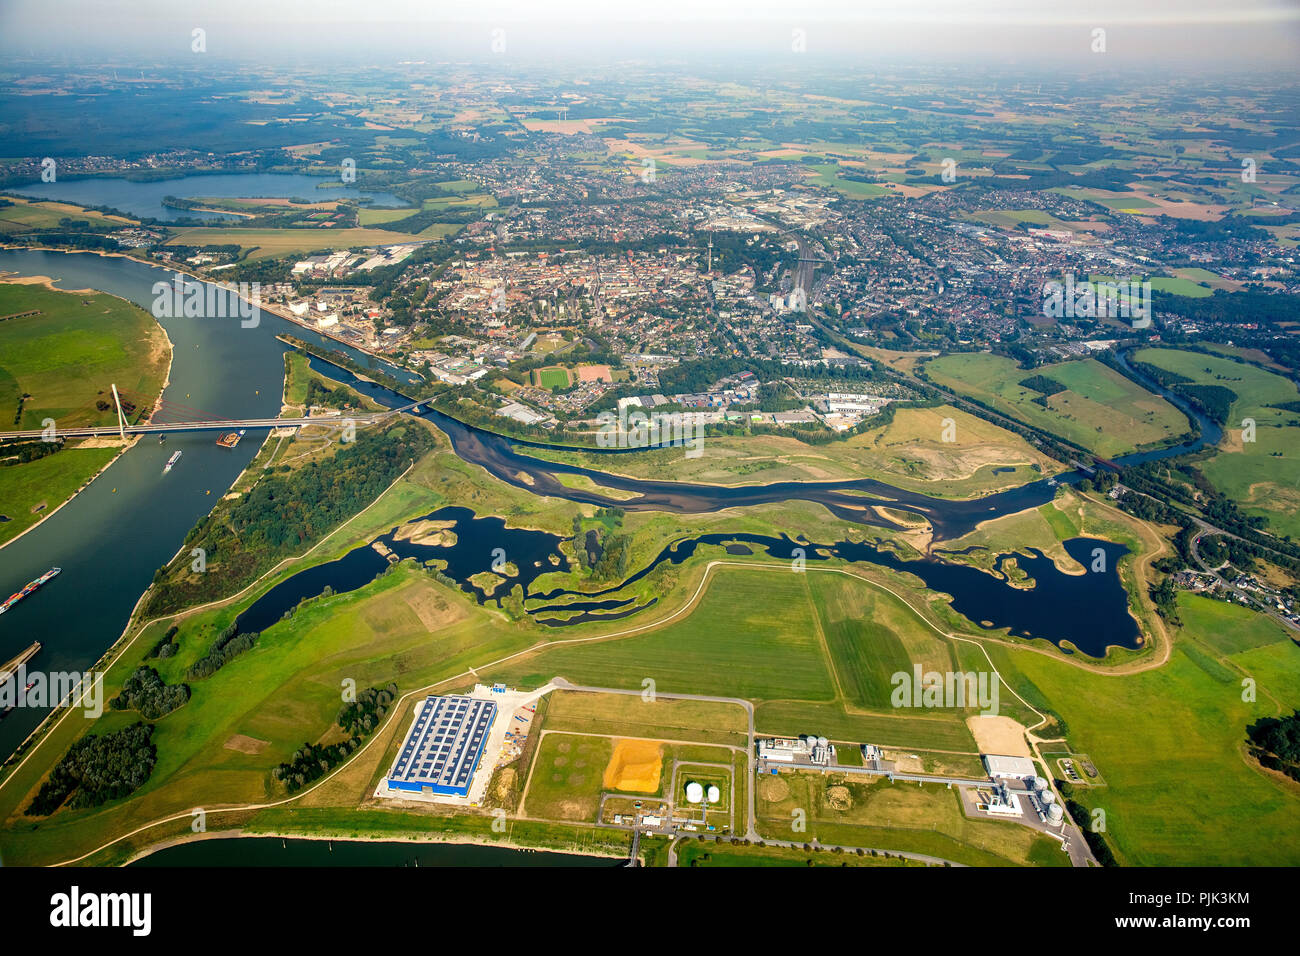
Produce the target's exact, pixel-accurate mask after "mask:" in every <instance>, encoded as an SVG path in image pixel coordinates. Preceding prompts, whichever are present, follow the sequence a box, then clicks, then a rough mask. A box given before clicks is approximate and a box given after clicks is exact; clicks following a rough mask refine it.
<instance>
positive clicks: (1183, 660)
mask: <svg viewBox="0 0 1300 956" xmlns="http://www.w3.org/2000/svg"><path fill="white" fill-rule="evenodd" d="M1178 604H1179V613H1180V615H1181V616H1182V618H1183V620H1184V622H1185V626H1184V627H1183V628H1182V629H1181V631H1180V632H1179V635H1178V637H1177V640H1176V643H1175V646H1174V650H1173V655H1172V658H1171V659H1170V661H1169V662H1168V663H1166V664H1164V665H1162V666H1161V667H1158V668H1156V669H1153V670H1147V671H1143V672H1141V673H1135V674H1125V675H1122V676H1104V675H1098V674H1093V673H1090V672H1088V671H1084V670H1081V669H1079V668H1078V667H1074V666H1072V665H1070V664H1069V663H1067V662H1065V661H1062V660H1059V659H1055V660H1054V659H1052V658H1050V657H1048V656H1046V655H1043V654H1035V653H1032V652H1029V651H1024V650H1015V649H1010V648H1007V647H1003V646H992V645H990V648H989V652H990V654H991V655H992V657H993V662H994V664H995V665H996V666H997V667H998V670H999V671H1000V672H1001V673H1002V674H1003V676H1004V677H1005V678H1006V679H1007V680H1008V681H1009V682H1010V684H1011V685H1012V686H1013V687H1015V688H1016V689H1017V690H1018V691H1019V692H1020V693H1022V694H1026V695H1028V696H1031V699H1032V697H1035V696H1037V697H1045V698H1046V699H1047V700H1050V701H1051V705H1052V707H1053V709H1055V710H1057V711H1058V712H1059V713H1060V714H1061V716H1062V717H1064V719H1065V720H1066V722H1067V724H1068V726H1069V738H1068V739H1069V744H1070V749H1071V750H1073V751H1075V752H1080V753H1088V754H1089V755H1091V757H1092V759H1093V761H1094V762H1095V763H1096V765H1097V768H1098V770H1099V771H1100V772H1101V775H1102V776H1103V777H1104V778H1105V780H1106V782H1107V786H1106V787H1102V788H1098V789H1096V790H1089V791H1087V792H1086V793H1084V794H1081V795H1080V796H1079V797H1078V799H1079V800H1080V802H1082V803H1085V804H1086V805H1087V806H1088V807H1089V808H1100V809H1102V810H1104V811H1105V812H1106V825H1107V831H1106V836H1107V839H1108V841H1109V842H1110V843H1111V846H1112V848H1114V849H1115V851H1116V854H1117V855H1118V856H1119V857H1120V861H1121V862H1122V863H1124V864H1127V865H1132V866H1188V865H1205V866H1295V865H1297V864H1298V863H1300V796H1298V795H1297V793H1296V791H1295V788H1294V786H1288V785H1286V784H1284V783H1281V782H1279V781H1278V780H1276V779H1273V778H1272V777H1269V776H1267V775H1265V774H1264V773H1263V772H1262V771H1260V770H1259V769H1258V768H1256V767H1254V766H1251V765H1250V764H1248V763H1247V759H1246V757H1245V748H1244V739H1245V729H1246V726H1247V725H1248V724H1249V723H1251V722H1253V721H1254V720H1255V719H1257V718H1259V717H1263V716H1276V715H1277V714H1278V713H1279V711H1285V712H1287V713H1290V711H1291V710H1292V708H1294V706H1295V704H1296V701H1297V700H1300V647H1297V646H1296V645H1295V643H1294V642H1292V641H1291V640H1290V639H1289V638H1288V636H1287V634H1286V632H1284V631H1283V630H1282V629H1281V627H1279V626H1277V625H1275V624H1272V623H1270V622H1268V621H1267V620H1265V619H1263V618H1261V617H1259V616H1258V615H1256V614H1253V613H1252V612H1250V611H1247V610H1244V609H1242V608H1240V607H1235V606H1232V605H1228V604H1224V603H1221V602H1214V601H1211V600H1210V599H1209V598H1204V597H1198V596H1194V595H1190V594H1186V593H1184V594H1181V595H1180V596H1179V601H1178ZM1247 676H1249V677H1252V678H1254V679H1255V680H1256V681H1257V683H1258V689H1257V695H1258V700H1257V702H1255V703H1249V702H1246V701H1243V700H1242V696H1243V688H1242V685H1241V681H1242V679H1243V678H1245V677H1247Z"/></svg>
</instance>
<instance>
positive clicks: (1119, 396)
mask: <svg viewBox="0 0 1300 956" xmlns="http://www.w3.org/2000/svg"><path fill="white" fill-rule="evenodd" d="M925 370H926V372H927V373H928V375H929V377H930V378H931V379H932V380H933V381H934V382H935V383H936V384H939V385H942V386H944V387H946V388H951V389H953V390H954V391H956V392H959V393H961V394H963V395H966V396H968V397H970V398H974V399H976V400H978V401H980V402H983V403H984V404H986V405H989V406H991V407H993V408H994V409H996V410H997V411H999V412H1001V413H1003V414H1005V415H1010V416H1012V417H1014V418H1018V419H1021V420H1023V421H1025V422H1027V423H1029V424H1031V425H1034V426H1037V427H1039V428H1042V429H1045V430H1047V431H1050V432H1052V433H1054V434H1057V435H1060V436H1061V437H1062V438H1066V439H1068V440H1069V441H1072V442H1074V443H1076V444H1078V445H1081V446H1083V447H1084V448H1087V449H1088V450H1089V451H1092V452H1094V453H1095V454H1098V455H1101V456H1103V457H1106V458H1114V457H1115V456H1117V455H1123V454H1126V453H1128V452H1131V451H1134V450H1136V449H1139V448H1143V447H1147V446H1151V445H1158V444H1162V443H1165V442H1168V441H1170V440H1172V439H1174V438H1176V437H1178V436H1180V435H1183V434H1185V433H1186V432H1187V430H1188V422H1187V419H1186V418H1185V417H1184V416H1183V415H1182V413H1180V412H1179V411H1178V410H1177V409H1176V408H1174V407H1173V406H1172V405H1170V404H1169V403H1168V402H1166V401H1165V400H1164V399H1163V398H1160V397H1159V396H1157V395H1153V394H1151V393H1150V392H1148V391H1146V389H1144V388H1142V387H1141V386H1139V385H1137V384H1136V383H1134V382H1131V381H1130V380H1128V379H1127V378H1125V377H1124V376H1122V375H1120V374H1119V373H1118V372H1114V371H1112V370H1111V369H1109V368H1107V367H1106V366H1104V365H1102V364H1101V363H1100V362H1098V361H1096V360H1095V359H1082V360H1079V361H1074V362H1061V363H1057V364H1055V365H1043V366H1040V367H1038V368H1036V369H1033V370H1032V371H1030V370H1026V369H1022V368H1020V367H1019V366H1018V365H1017V364H1016V363H1015V362H1014V361H1013V360H1011V359H1009V358H1002V357H1001V356H997V355H990V354H987V353H983V352H974V353H962V354H957V355H945V356H942V357H940V358H937V359H933V360H931V361H930V362H928V363H927V364H926V366H925ZM1037 375H1041V376H1044V377H1046V378H1049V379H1052V380H1053V381H1056V382H1058V383H1059V384H1061V385H1063V386H1065V390H1064V391H1060V392H1057V393H1056V394H1055V395H1051V396H1048V397H1047V398H1046V399H1045V401H1046V403H1047V404H1046V407H1044V406H1043V405H1042V404H1039V403H1037V402H1035V401H1034V399H1036V398H1038V397H1040V393H1039V392H1036V391H1034V390H1033V389H1030V388H1027V387H1025V386H1023V385H1021V384H1020V382H1022V381H1024V380H1025V379H1028V378H1031V377H1033V376H1037Z"/></svg>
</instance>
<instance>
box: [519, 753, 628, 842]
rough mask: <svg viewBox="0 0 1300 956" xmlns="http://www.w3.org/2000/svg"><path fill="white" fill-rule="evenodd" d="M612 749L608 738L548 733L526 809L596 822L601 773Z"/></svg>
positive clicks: (530, 812) (551, 817) (548, 816)
mask: <svg viewBox="0 0 1300 956" xmlns="http://www.w3.org/2000/svg"><path fill="white" fill-rule="evenodd" d="M613 751H614V744H613V741H611V740H610V739H609V738H608V737H586V736H576V735H573V734H547V735H546V737H545V738H543V740H542V745H541V747H540V748H539V750H538V752H537V758H536V759H535V760H534V761H533V772H532V774H531V776H530V777H529V779H528V795H527V797H526V798H525V801H524V807H523V812H525V813H526V814H527V815H528V816H530V817H545V818H546V819H548V820H574V821H582V822H588V823H590V822H594V821H595V819H596V812H597V810H598V809H599V807H600V793H601V789H602V787H601V776H602V774H603V773H604V772H605V765H606V764H608V763H609V758H610V755H611V754H612V753H613Z"/></svg>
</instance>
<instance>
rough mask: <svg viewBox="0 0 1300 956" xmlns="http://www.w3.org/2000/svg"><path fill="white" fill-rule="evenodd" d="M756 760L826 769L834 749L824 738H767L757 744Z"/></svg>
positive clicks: (832, 758)
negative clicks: (806, 764) (810, 764)
mask: <svg viewBox="0 0 1300 956" xmlns="http://www.w3.org/2000/svg"><path fill="white" fill-rule="evenodd" d="M758 759H759V760H765V761H768V762H770V763H812V764H818V765H819V766H823V767H828V766H830V765H831V763H832V762H833V761H834V759H835V748H834V747H833V746H832V745H831V743H830V741H828V740H827V739H826V738H825V737H814V736H813V735H811V734H807V735H805V736H803V737H769V738H764V739H761V740H759V742H758Z"/></svg>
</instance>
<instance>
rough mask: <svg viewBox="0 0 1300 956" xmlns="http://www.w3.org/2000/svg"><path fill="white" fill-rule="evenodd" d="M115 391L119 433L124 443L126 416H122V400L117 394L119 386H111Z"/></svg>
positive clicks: (114, 402)
mask: <svg viewBox="0 0 1300 956" xmlns="http://www.w3.org/2000/svg"><path fill="white" fill-rule="evenodd" d="M109 387H110V388H112V389H113V404H115V405H116V406H117V433H118V434H119V435H121V436H122V441H126V416H125V415H123V414H122V399H121V398H119V397H118V394H117V384H116V383H114V384H112V385H110V386H109Z"/></svg>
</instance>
